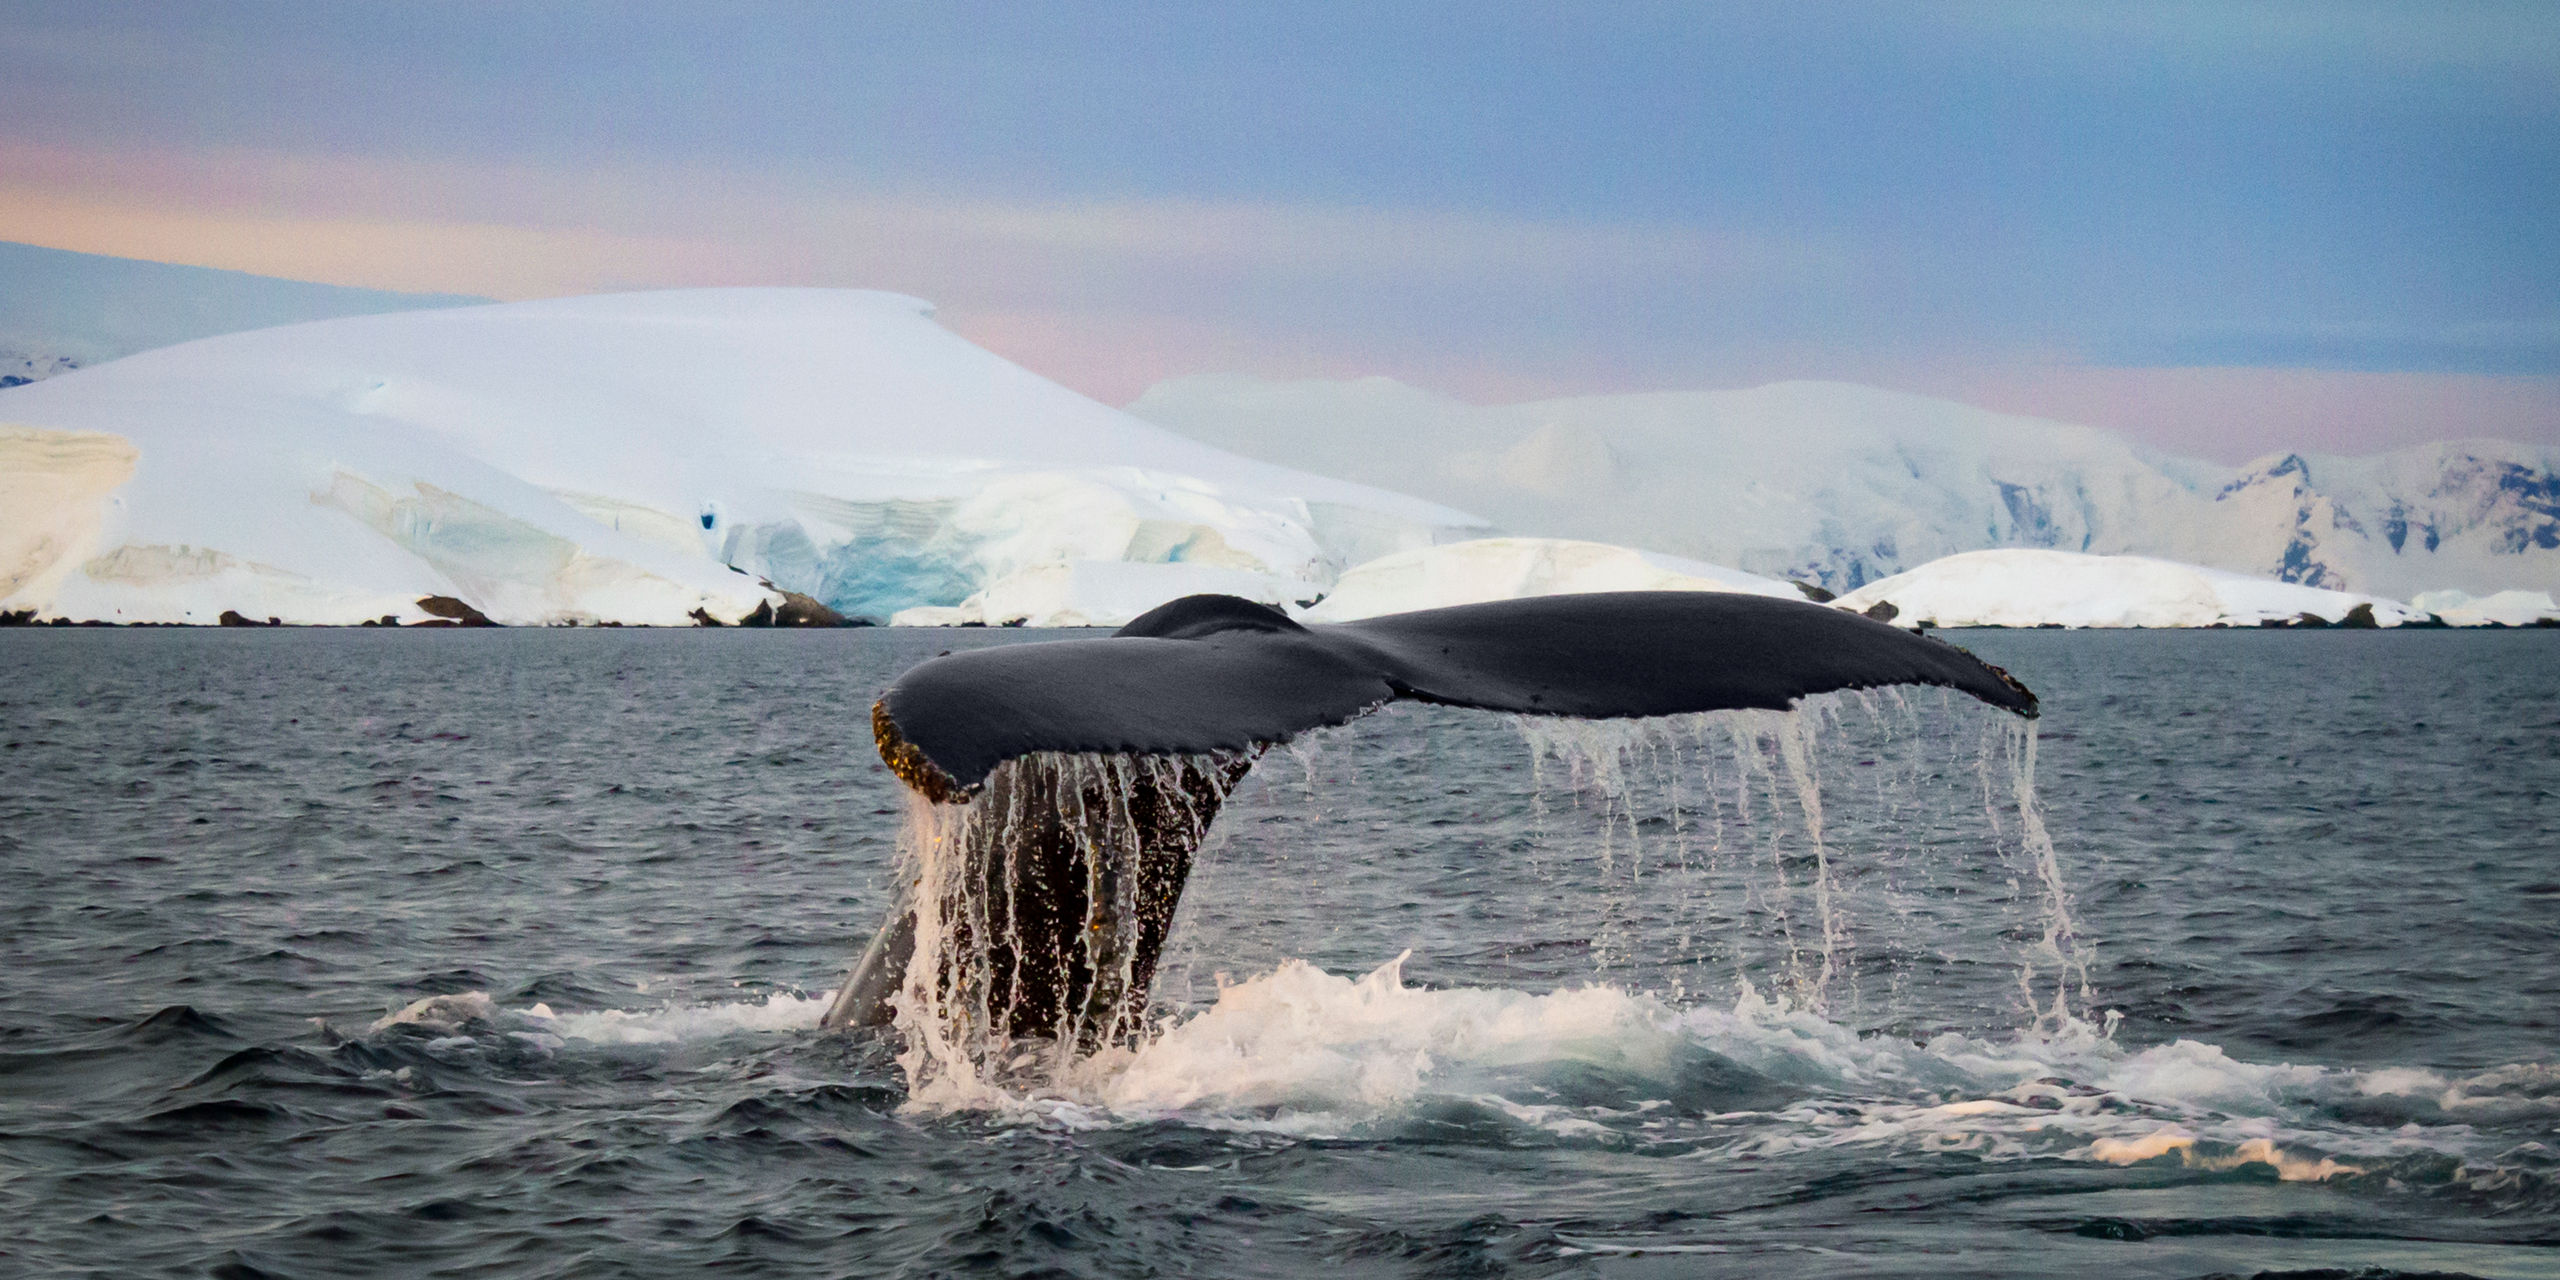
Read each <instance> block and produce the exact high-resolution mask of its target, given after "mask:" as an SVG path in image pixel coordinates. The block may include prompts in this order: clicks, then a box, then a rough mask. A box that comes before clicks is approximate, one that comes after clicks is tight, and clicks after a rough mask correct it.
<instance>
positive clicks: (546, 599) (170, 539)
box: [0, 289, 1484, 625]
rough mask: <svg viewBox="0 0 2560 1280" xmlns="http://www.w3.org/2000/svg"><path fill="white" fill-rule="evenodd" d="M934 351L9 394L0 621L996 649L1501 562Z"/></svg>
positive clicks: (482, 358) (863, 298)
mask: <svg viewBox="0 0 2560 1280" xmlns="http://www.w3.org/2000/svg"><path fill="white" fill-rule="evenodd" d="M931 317H932V308H931V307H930V306H929V305H928V304H926V303H923V302H920V301H918V300H916V299H913V298H907V297H903V296H899V295H895V294H886V293H875V292H866V291H855V290H834V289H706V290H678V291H668V292H658V293H639V294H620V295H605V296H596V297H580V298H562V299H552V300H545V301H537V302H520V303H507V304H500V305H491V306H474V307H457V308H449V309H438V310H421V311H408V312H401V313H395V314H384V315H369V316H358V317H350V318H343V319H332V320H323V321H316V322H312V323H307V324H297V325H287V326H282V327H277V328H270V329H262V330H255V331H251V332H245V333H235V334H228V335H223V336H219V337H212V338H205V339H201V340H197V341H193V342H187V343H182V344H179V345H177V346H172V347H166V348H161V349H158V350H153V351H147V352H144V353H141V354H138V355H133V356H128V357H126V358H123V359H120V360H115V361H111V362H108V363H106V364H101V365H96V366H92V367H89V368H84V369H79V370H75V371H72V372H68V373H63V374H60V375H58V376H55V377H51V378H47V379H45V380H43V381H40V382H34V383H30V384H27V385H22V386H16V387H12V388H9V389H6V390H0V611H12V612H16V613H20V614H22V615H23V614H29V613H32V614H33V615H36V616H39V617H44V618H56V617H60V618H70V619H74V620H91V619H94V620H100V621H113V622H197V623H202V622H211V621H214V620H215V618H216V617H217V616H218V615H219V614H221V613H223V612H236V613H238V614H240V615H243V616H244V617H246V618H248V619H253V620H255V619H265V618H270V617H272V618H276V619H279V620H282V621H286V622H299V623H325V624H347V623H355V622H361V621H371V620H377V619H386V618H387V619H390V620H392V621H399V622H413V621H421V620H424V619H425V618H426V617H427V614H428V612H430V611H429V610H428V609H427V608H426V606H425V605H424V604H422V603H421V602H422V601H425V600H428V599H432V598H434V597H439V596H442V597H449V598H451V599H453V600H457V601H459V602H461V603H463V604H465V605H468V606H470V607H471V608H472V609H475V610H477V611H478V612H480V613H482V614H485V615H486V616H487V617H488V618H490V619H492V620H494V621H497V622H500V623H508V624H521V625H531V624H559V623H580V622H591V623H592V622H624V623H634V624H655V625H684V624H688V623H690V622H695V621H705V620H708V621H723V622H734V621H738V620H741V619H745V618H749V617H751V616H754V615H755V613H756V611H757V610H758V609H760V608H762V609H767V610H769V609H771V608H773V607H774V606H776V605H777V604H779V603H780V602H781V600H782V599H783V597H782V594H781V593H782V592H785V591H789V592H798V593H802V594H805V595H807V596H810V597H813V598H814V599H816V600H818V601H820V602H823V603H825V604H826V605H829V606H831V607H833V608H834V609H836V610H838V611H840V612H842V613H845V614H848V615H855V616H861V617H868V618H874V619H885V618H890V617H893V616H896V615H897V614H899V613H900V612H901V611H904V610H910V609H946V610H958V609H961V608H962V607H963V606H964V605H967V604H968V603H969V602H970V601H972V600H975V601H976V602H977V604H976V608H977V609H978V617H977V619H976V620H981V621H991V622H1009V621H1019V620H1026V619H1027V618H1029V617H1030V616H1031V614H1032V613H1033V612H1039V611H1042V610H1040V609H1036V608H1025V611H1024V612H1023V613H1020V614H1012V615H1009V616H996V615H1007V611H1008V610H1010V609H1013V608H1016V607H1020V606H1042V605H1044V603H1045V604H1048V605H1054V604H1056V603H1058V600H1057V598H1056V595H1057V593H1056V590H1055V589H1054V582H1055V580H1057V579H1059V578H1060V577H1061V576H1062V575H1063V577H1064V578H1065V580H1066V581H1067V582H1068V583H1069V588H1070V591H1072V589H1073V586H1074V584H1075V583H1076V582H1078V581H1081V580H1083V579H1092V580H1094V582H1095V583H1097V584H1099V586H1098V588H1097V589H1100V588H1101V587H1107V591H1105V592H1104V594H1107V595H1110V596H1112V597H1113V599H1111V600H1106V601H1102V602H1101V603H1100V604H1098V605H1097V604H1095V602H1093V601H1085V602H1083V604H1084V605H1086V606H1092V607H1088V608H1085V609H1084V620H1086V621H1090V622H1107V621H1111V620H1113V618H1114V616H1116V614H1115V610H1117V609H1118V608H1119V606H1123V605H1126V604H1128V603H1130V602H1133V601H1137V600H1141V599H1144V600H1146V602H1147V603H1149V604H1152V603H1154V602H1155V601H1156V600H1161V599H1164V598H1169V597H1170V596H1173V595H1179V594H1182V593H1183V592H1184V591H1186V590H1190V589H1193V588H1195V587H1197V586H1199V585H1201V584H1204V583H1215V584H1216V589H1221V590H1231V591H1234V592H1235V593H1237V594H1245V595H1250V596H1253V597H1254V598H1257V599H1263V600H1266V601H1268V602H1270V603H1274V604H1286V605H1296V604H1299V603H1301V602H1307V601H1313V600H1316V599H1319V598H1320V597H1322V596H1323V595H1324V593H1325V592H1326V590H1327V589H1328V588H1330V586H1331V585H1332V583H1333V580H1334V578H1335V576H1336V575H1337V574H1338V573H1339V572H1340V571H1341V570H1342V569H1344V568H1346V567H1348V566H1350V565H1352V564H1356V563H1359V562H1362V561H1366V560H1371V559H1375V558H1377V557H1379V556H1382V555H1387V554H1390V553H1394V552H1398V551H1404V550H1410V549H1414V548H1417V547H1427V546H1430V545H1432V544H1434V543H1435V542H1440V541H1447V540H1452V539H1455V538H1459V537H1463V536H1467V535H1468V534H1470V533H1473V532H1478V531H1481V530H1482V529H1483V526H1484V522H1483V521H1482V520H1480V519H1478V518H1477V517H1474V516H1472V515H1469V514H1467V513H1465V512H1463V511H1459V510H1456V509H1454V508H1450V507H1446V506H1442V505H1440V504H1436V503H1431V502H1427V501H1423V500H1420V499H1415V498H1411V497H1407V496H1405V495H1402V494H1397V493H1392V492H1387V491H1383V490H1379V489H1376V488H1372V487H1369V486H1365V485H1360V484H1355V483H1347V482H1343V481H1338V480H1332V479H1328V478H1325V477H1322V476H1317V475H1311V474H1307V473H1304V472H1300V471H1295V470H1292V469H1290V468H1286V467H1280V466H1274V465H1271V464H1267V463H1262V462H1256V461H1253V460H1250V459H1246V458H1242V457H1238V456H1235V455H1233V454H1230V453H1226V452H1224V451H1221V450H1218V449H1216V448H1212V447H1210V446H1206V445H1202V444H1200V443H1198V442H1195V441H1192V440H1189V439H1187V438H1185V437H1183V436H1180V435H1178V434H1175V433H1173V432H1169V431H1166V430H1164V429H1162V428H1159V427H1156V426H1153V425H1150V424H1148V423H1145V422H1143V421H1140V420H1139V419H1137V418H1134V417H1132V416H1130V415H1128V414H1126V413H1124V412H1122V411H1120V410H1117V409H1113V408H1110V407H1108V406H1106V405H1102V404H1099V403H1097V402H1095V401H1092V400H1090V399H1087V398H1086V397H1084V396H1081V395H1078V394H1076V393H1075V392H1072V391H1070V390H1068V389H1066V388H1064V387H1061V386H1059V385H1057V384H1056V383H1053V382H1050V381H1048V380H1046V379H1044V378H1041V377H1039V376H1037V375H1035V374H1032V373H1031V372H1029V371H1027V370H1024V369H1022V368H1020V367H1019V366H1016V365H1013V364H1010V363H1008V362H1006V361H1005V360H1003V359H1001V358H1000V357H998V356H996V355H994V354H993V353H991V352H988V351H985V350H983V349H981V348H979V347H976V346H974V345H972V344H970V343H968V342H967V341H965V340H963V339H961V338H959V337H958V336H956V335H954V334H952V333H950V332H949V331H948V330H945V329H943V328H942V327H941V326H940V325H938V324H936V323H934V321H933V320H932V318H931ZM1079 575H1081V577H1080V576H1079ZM1044 582H1047V583H1051V584H1052V586H1051V587H1049V588H1044V587H1043V585H1042V584H1043V583H1044ZM1044 590H1047V591H1048V592H1049V594H1048V595H1047V596H1043V594H1042V592H1043V591H1044ZM1150 597H1151V598H1150ZM1141 607H1143V606H1141ZM1060 612H1061V611H1060V610H1058V609H1056V608H1047V609H1045V613H1046V615H1047V616H1048V617H1049V618H1050V620H1059V618H1058V616H1057V615H1058V614H1059V613H1060ZM944 620H968V619H962V618H946V619H944Z"/></svg>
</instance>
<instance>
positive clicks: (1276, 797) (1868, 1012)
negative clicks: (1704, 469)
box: [1158, 689, 2091, 1034]
mask: <svg viewBox="0 0 2560 1280" xmlns="http://www.w3.org/2000/svg"><path fill="white" fill-rule="evenodd" d="M2034 768H2035V730H2034V725H2033V723H2032V722H2027V721H2021V720H2018V719H2017V718H2015V717H2013V716H2009V715H2005V714H2002V713H1999V712H1996V711H1992V710H1990V709H1987V708H1983V707H1980V706H1979V705H1977V704H1975V703H1973V702H1971V701H1970V700H1967V699H1964V698H1961V697H1957V696H1954V695H1946V694H1942V693H1941V692H1940V691H1937V690H1909V691H1906V690H1899V689H1888V690H1879V691H1873V692H1865V693H1849V694H1839V695H1831V696H1827V697H1821V698H1814V699H1809V700H1807V701H1806V702H1805V703H1804V704H1802V705H1801V706H1800V707H1799V709H1797V710H1795V711H1792V712H1768V711H1732V712H1716V713H1711V714H1705V715H1692V716H1674V717H1664V718H1657V719H1645V720H1616V721H1590V720H1571V719H1557V718H1548V717H1520V718H1518V719H1515V720H1512V721H1509V722H1507V723H1506V722H1503V721H1500V720H1495V719H1493V718H1490V717H1483V716H1473V715H1468V714H1466V713H1462V712H1452V711H1448V710H1445V709H1438V708H1430V707H1418V706H1399V707H1392V708H1389V709H1387V710H1386V711H1385V712H1382V713H1380V714H1379V715H1376V716H1372V717H1370V718H1369V719H1367V720H1364V721H1361V722H1359V723H1357V724H1354V725H1351V726H1347V727H1346V728H1344V729H1340V730H1334V731H1330V732H1328V733H1324V734H1319V735H1311V736H1310V737H1309V738H1306V739H1302V740H1301V741H1300V743H1298V744H1295V745H1293V747H1292V748H1291V749H1290V750H1288V751H1286V752H1275V753H1273V755H1272V756H1271V757H1270V758H1268V759H1266V760H1265V761H1264V763H1263V764H1262V765H1261V766H1260V767H1259V768H1258V769H1256V770H1255V772H1254V774H1253V776H1252V777H1251V778H1250V779H1248V780H1247V781H1246V783H1245V784H1244V786H1243V787H1242V788H1241V789H1240V790H1239V791H1238V793H1237V794H1236V796H1235V797H1234V799H1233V800H1232V801H1231V802H1230V804H1229V806H1228V809H1227V812H1226V814H1225V816H1224V817H1223V818H1221V820H1220V822H1219V826H1218V829H1217V832H1216V833H1215V834H1214V835H1213V836H1212V838H1211V840H1210V842H1209V845H1208V846H1207V848H1205V849H1204V850H1203V853H1202V856H1201V860H1200V866H1199V867H1198V868H1197V869H1196V870H1195V871H1194V874H1193V878H1192V883H1191V888H1190V890H1189V892H1188V893H1187V894H1186V895H1185V899H1184V912H1183V916H1182V918H1181V921H1180V924H1179V927H1178V928H1177V930H1176V936H1175V939H1174V944H1173V948H1172V951H1171V952H1170V954H1169V955H1168V958H1167V962H1166V972H1165V974H1164V975H1163V978H1162V980H1161V982H1160V983H1159V991H1158V994H1159V996H1160V998H1161V999H1162V1000H1164V1001H1166V1002H1169V1003H1172V1004H1177V1005H1178V1004H1182V1003H1184V1002H1190V1003H1193V1004H1197V1003H1200V1002H1202V1001H1204V1000H1206V999H1208V998H1211V997H1214V995H1215V993H1216V990H1217V988H1218V985H1219V982H1220V979H1221V976H1222V975H1223V976H1224V977H1226V978H1229V979H1232V978H1236V977H1241V976H1244V975H1247V974H1251V973H1257V972H1262V971H1265V970H1268V969H1269V968H1271V967H1272V966H1274V965H1276V964H1278V963H1280V962H1281V961H1284V960H1287V959H1292V958H1305V959H1309V960H1312V961H1314V962H1316V963H1317V964H1319V965H1321V966H1322V967H1325V968H1327V969H1332V970H1335V971H1337V972H1339V971H1352V972H1365V971H1366V970H1367V969H1369V968H1370V967H1372V966H1374V965H1376V964H1378V963H1379V962H1381V961H1383V960H1385V959H1387V958H1390V957H1392V956H1394V955H1396V954H1397V953H1398V952H1400V951H1402V950H1403V949H1405V948H1407V947H1411V948H1413V950H1414V952H1415V956H1414V959H1413V961H1412V962H1410V963H1409V964H1408V965H1407V971H1408V973H1410V974H1411V975H1413V976H1414V977H1415V978H1417V979H1418V980H1421V981H1424V982H1428V983H1431V984H1433V985H1444V986H1459V985H1465V986H1500V987H1509V988H1519V989H1529V990H1544V989H1548V988H1552V987H1555V986H1560V985H1568V984H1575V983H1584V982H1602V983H1608V984H1610V985H1614V986H1619V987H1623V988H1626V989H1629V990H1634V991H1643V992H1649V993H1653V994H1656V995H1659V996H1662V997H1665V998H1667V999H1669V1000H1671V1001H1672V1002H1674V1003H1698V1002H1706V1001H1714V1002H1722V1003H1730V1002H1731V1001H1732V1000H1733V999H1736V998H1739V997H1742V996H1744V995H1745V994H1746V993H1748V994H1753V995H1757V996H1761V997H1771V998H1779V997H1783V998H1784V999H1786V1000H1788V1001H1789V1002H1791V1003H1793V1004H1795V1005H1797V1006H1799V1007H1804V1008H1808V1009H1811V1010H1813V1011H1816V1012H1819V1013H1821V1014H1823V1015H1824V1016H1825V1017H1828V1018H1830V1019H1832V1020H1834V1021H1837V1022H1839V1023H1841V1024H1842V1025H1844V1026H1850V1027H1854V1028H1858V1029H1862V1030H1875V1031H1893V1032H1896V1033H1903V1034H1929V1033H1934V1032H1936V1031H1943V1030H1963V1031H1994V1030H2015V1029H2025V1028H2031V1027H2032V1028H2038V1029H2044V1030H2051V1029H2053V1028H2054V1027H2056V1026H2058V1025H2060V1024H2062V1023H2064V1022H2067V1021H2070V1020H2072V1019H2074V1018H2078V1017H2083V1016H2087V1015H2088V1013H2089V1012H2090V1010H2089V1001H2090V999H2091V994H2090V992H2089V991H2088V989H2087V986H2088V983H2087V971H2088V965H2089V955H2088V950H2087V943H2086V941H2085V939H2084V938H2083V937H2082V936H2081V933H2080V930H2079V929H2078V927H2077V925H2076V924H2075V922H2074V920H2073V918H2072V914H2071V908H2070V902H2069V895H2068V893H2067V891H2066V882H2065V879H2064V877H2063V874H2062V869H2061V864H2060V860H2059V857H2058V855H2057V853H2056V851H2055V849H2054V846H2053V842H2052V840H2051V838H2050V836H2049V835H2048V834H2047V832H2046V831H2045V828H2044V823H2043V819H2042V816H2041V813H2040V812H2039V809H2038V806H2037V803H2036V795H2035V781H2034ZM1416 872H1420V873H1422V874H1421V879H1420V883H1419V884H1418V885H1417V883H1416V874H1415V873H1416ZM1488 890H1490V891H1488ZM1487 938H1496V939H1500V940H1501V941H1500V942H1498V943H1492V944H1488V943H1487V942H1486V941H1485V939H1487Z"/></svg>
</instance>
